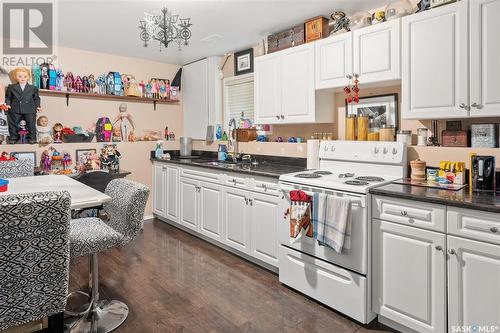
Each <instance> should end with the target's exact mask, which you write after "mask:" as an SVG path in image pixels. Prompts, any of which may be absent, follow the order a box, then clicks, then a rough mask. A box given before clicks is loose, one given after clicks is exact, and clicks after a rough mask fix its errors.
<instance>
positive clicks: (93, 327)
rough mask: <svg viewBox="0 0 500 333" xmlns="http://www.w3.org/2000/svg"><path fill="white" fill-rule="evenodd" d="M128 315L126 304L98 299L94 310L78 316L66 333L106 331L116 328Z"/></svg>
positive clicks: (102, 332)
mask: <svg viewBox="0 0 500 333" xmlns="http://www.w3.org/2000/svg"><path fill="white" fill-rule="evenodd" d="M127 315H128V306H127V305H126V304H125V303H123V302H120V301H100V302H99V304H98V305H97V307H95V309H94V311H93V312H91V313H89V315H88V316H85V317H83V318H80V319H79V320H78V321H77V322H76V323H75V324H74V325H73V326H72V327H71V328H70V329H69V331H68V333H108V332H111V331H113V330H115V329H116V328H118V327H119V326H120V325H121V324H123V322H124V321H125V319H127Z"/></svg>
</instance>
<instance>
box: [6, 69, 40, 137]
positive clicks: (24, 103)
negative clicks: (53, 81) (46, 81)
mask: <svg viewBox="0 0 500 333" xmlns="http://www.w3.org/2000/svg"><path fill="white" fill-rule="evenodd" d="M10 76H11V79H12V80H13V81H15V82H17V83H15V84H10V85H9V86H8V87H7V91H6V93H5V104H7V107H8V108H9V111H8V112H7V118H8V123H9V143H15V142H16V141H17V140H18V138H19V133H18V124H20V122H21V121H22V120H24V121H25V125H24V126H26V128H25V130H26V131H27V133H26V134H28V133H29V136H27V137H26V138H25V139H27V140H28V142H29V143H36V113H37V112H41V111H42V108H41V107H40V96H39V95H38V88H37V87H35V86H34V85H32V84H29V83H28V81H29V79H30V78H31V71H30V70H29V69H27V68H24V67H17V68H15V69H14V70H13V71H11V72H10ZM19 129H20V128H19Z"/></svg>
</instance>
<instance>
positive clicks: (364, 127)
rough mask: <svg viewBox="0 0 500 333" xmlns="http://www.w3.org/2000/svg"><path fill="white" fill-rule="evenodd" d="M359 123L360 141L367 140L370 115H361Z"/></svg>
mask: <svg viewBox="0 0 500 333" xmlns="http://www.w3.org/2000/svg"><path fill="white" fill-rule="evenodd" d="M357 123H358V141H366V140H367V139H368V117H367V116H359V117H358V120H357Z"/></svg>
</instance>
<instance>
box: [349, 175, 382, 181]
mask: <svg viewBox="0 0 500 333" xmlns="http://www.w3.org/2000/svg"><path fill="white" fill-rule="evenodd" d="M356 180H361V181H365V182H383V181H384V180H385V179H384V178H381V177H374V176H363V177H356Z"/></svg>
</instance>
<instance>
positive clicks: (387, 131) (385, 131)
mask: <svg viewBox="0 0 500 333" xmlns="http://www.w3.org/2000/svg"><path fill="white" fill-rule="evenodd" d="M394 131H395V129H394V126H389V125H382V128H381V129H380V141H394Z"/></svg>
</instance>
